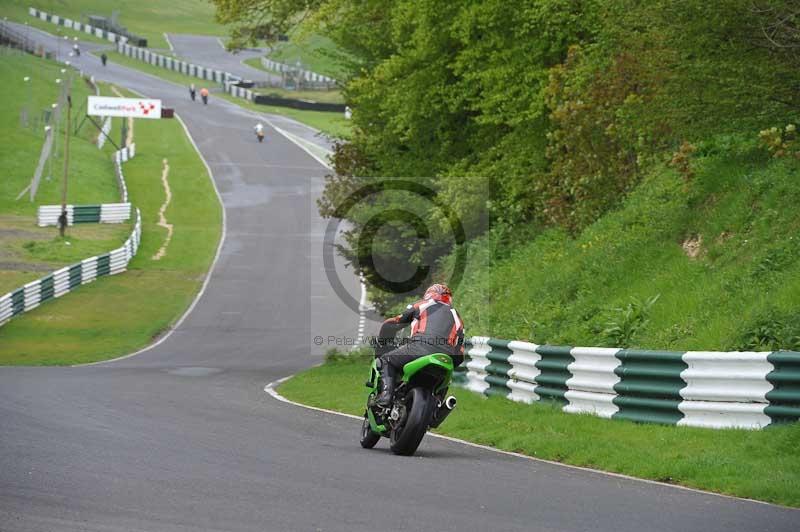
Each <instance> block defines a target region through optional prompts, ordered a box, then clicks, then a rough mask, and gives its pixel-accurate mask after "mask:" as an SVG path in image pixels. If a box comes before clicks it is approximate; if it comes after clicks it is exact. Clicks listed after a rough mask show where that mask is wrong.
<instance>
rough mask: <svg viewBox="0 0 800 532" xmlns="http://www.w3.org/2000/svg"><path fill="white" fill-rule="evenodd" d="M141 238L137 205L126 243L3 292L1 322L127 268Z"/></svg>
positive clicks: (0, 301) (0, 323)
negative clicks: (133, 222) (131, 228)
mask: <svg viewBox="0 0 800 532" xmlns="http://www.w3.org/2000/svg"><path fill="white" fill-rule="evenodd" d="M141 238H142V216H141V213H140V212H139V209H136V224H135V225H134V228H133V231H132V232H131V235H130V236H129V237H128V239H127V240H126V241H125V243H124V244H123V245H122V247H119V248H117V249H115V250H113V251H110V252H108V253H105V254H103V255H98V256H96V257H90V258H88V259H85V260H82V261H81V262H78V263H77V264H73V265H71V266H66V267H64V268H61V269H60V270H56V271H54V272H53V273H51V274H50V275H46V276H45V277H42V278H41V279H37V280H36V281H32V282H30V283H28V284H26V285H25V286H23V287H21V288H18V289H16V290H14V291H12V292H9V293H7V294H5V295H3V296H0V325H3V324H4V323H6V322H7V321H8V320H10V319H11V318H13V317H14V316H17V315H19V314H22V313H23V312H28V311H29V310H33V309H35V308H36V307H38V306H39V305H41V304H42V303H44V302H45V301H49V300H51V299H55V298H58V297H61V296H63V295H64V294H66V293H68V292H71V291H73V290H75V289H76V288H78V287H79V286H81V285H84V284H87V283H91V282H92V281H94V280H95V279H97V278H98V277H102V276H104V275H115V274H117V273H122V272H124V271H125V270H126V269H127V268H128V263H129V262H130V261H131V259H132V258H133V257H134V256H135V255H136V252H137V251H138V250H139V242H140V241H141Z"/></svg>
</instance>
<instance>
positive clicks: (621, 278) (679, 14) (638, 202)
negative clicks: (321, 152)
mask: <svg viewBox="0 0 800 532" xmlns="http://www.w3.org/2000/svg"><path fill="white" fill-rule="evenodd" d="M256 3H257V4H259V5H261V6H262V7H263V6H268V4H269V2H267V1H266V0H264V1H261V2H259V1H256ZM795 4H796V2H790V1H788V0H754V1H753V2H742V1H741V0H719V1H716V2H707V1H704V0H685V1H681V2H675V1H673V0H653V1H651V2H640V1H638V0H620V1H618V2H602V1H599V0H523V1H521V2H514V3H509V2H503V1H501V0H488V1H486V2H480V3H474V2H440V1H436V0H413V1H412V0H401V1H398V2H389V1H388V0H372V1H367V0H327V1H325V0H320V1H319V2H315V3H314V4H313V6H311V4H309V8H310V9H311V10H312V11H313V14H312V15H311V16H310V17H308V18H307V19H306V20H311V21H313V23H314V24H315V25H316V26H315V31H316V32H318V33H320V34H325V35H327V36H328V37H329V38H330V39H331V40H332V41H333V43H334V44H336V45H337V46H338V47H339V48H340V49H341V50H342V51H343V52H345V53H347V54H348V55H350V56H351V57H353V58H355V59H356V60H355V61H354V62H353V63H352V65H351V70H350V72H349V74H350V76H349V81H348V82H347V84H346V86H345V88H344V96H345V100H346V101H347V102H348V104H349V105H350V106H351V107H352V108H353V110H354V114H353V121H352V122H353V127H354V133H353V135H352V136H351V137H350V138H349V139H348V142H347V143H346V144H342V145H340V146H339V148H338V149H337V154H336V156H335V159H334V162H335V170H336V175H334V176H331V177H330V178H329V180H328V181H327V183H326V188H325V191H324V194H323V199H322V201H321V203H320V205H321V212H322V214H323V215H326V216H330V215H332V214H334V213H335V208H333V206H335V205H337V204H338V203H339V202H341V201H342V199H343V198H345V197H347V195H348V194H350V193H352V191H354V190H357V189H358V188H359V187H361V186H364V185H365V184H368V183H370V182H373V181H374V180H375V179H376V178H375V176H403V177H410V178H412V179H415V180H418V181H419V182H420V183H424V184H425V185H426V186H429V187H431V188H433V189H435V190H436V191H437V194H438V195H439V197H440V198H441V200H442V201H443V202H444V203H446V204H447V205H449V206H451V207H452V209H453V210H454V212H455V213H456V214H457V215H458V216H459V217H460V219H461V220H462V222H463V224H464V226H465V227H467V228H468V233H469V234H470V235H476V234H481V233H484V234H483V236H482V237H480V239H477V240H475V241H473V242H472V243H470V244H468V245H467V246H466V248H467V250H468V254H469V257H470V259H469V261H468V270H467V277H466V279H467V282H465V283H462V289H461V290H462V292H460V293H458V294H457V297H458V298H459V301H460V304H461V305H462V307H463V310H464V314H465V316H466V317H467V318H468V319H467V324H468V325H471V326H472V327H473V328H472V329H471V330H472V331H475V332H476V333H477V332H480V333H490V334H492V335H495V336H505V337H508V338H533V339H534V340H535V341H537V342H544V341H547V342H550V343H568V344H573V343H585V344H596V342H597V338H598V336H599V335H601V333H602V332H603V330H604V329H609V327H607V326H606V325H605V324H604V323H602V322H599V321H598V319H599V318H597V316H602V315H604V313H605V312H607V309H608V308H616V307H620V308H625V305H626V304H627V303H628V302H629V301H630V300H631V298H632V297H637V298H639V299H640V300H645V299H646V298H647V297H650V296H651V295H652V294H654V293H660V294H662V296H661V299H660V300H659V304H658V305H657V306H655V307H653V308H652V309H651V315H650V316H649V324H648V325H647V327H642V326H641V325H642V324H641V323H639V324H638V325H637V326H636V327H633V323H635V322H631V323H628V324H627V325H625V324H626V322H625V320H624V317H622V318H616V319H615V320H616V321H617V324H618V325H620V330H618V331H617V332H615V333H613V335H612V336H613V337H610V338H609V341H614V342H617V341H622V342H623V343H636V344H639V345H646V346H647V347H654V348H655V347H664V348H670V347H674V348H683V347H690V346H693V347H697V348H700V349H711V348H714V347H724V346H728V345H731V344H734V343H736V340H737V339H738V338H739V337H740V335H741V330H740V327H741V324H742V323H747V322H754V321H753V320H754V319H755V318H754V316H756V315H758V314H759V313H760V312H762V311H763V310H764V309H765V308H766V303H765V302H764V300H765V299H766V298H767V297H768V296H767V294H770V296H771V298H772V299H773V300H775V301H778V303H776V304H777V306H778V308H779V309H780V310H781V312H784V311H789V310H790V309H792V308H795V306H796V305H795V304H793V303H792V299H791V297H792V296H791V294H795V295H796V294H797V293H798V291H800V285H797V283H795V282H794V278H793V277H792V273H793V272H794V273H795V274H796V273H798V270H797V266H796V264H798V262H797V261H796V258H797V253H796V252H795V251H794V248H793V247H791V246H789V247H787V248H786V249H784V250H783V251H780V250H777V249H772V248H775V247H776V244H777V243H779V242H781V241H783V242H788V241H789V239H790V238H792V235H793V234H794V232H796V230H797V228H798V227H800V225H798V220H797V219H796V218H795V217H793V215H792V212H794V210H795V207H794V205H795V204H796V201H797V199H798V189H797V187H796V186H795V185H794V183H793V176H796V166H793V165H796V160H795V159H794V157H781V155H792V154H794V153H795V152H796V151H797V150H798V148H797V145H796V142H797V141H796V140H795V131H794V130H793V129H791V128H789V129H786V128H785V127H783V126H782V128H781V129H779V130H778V129H777V128H776V129H775V130H774V131H773V130H771V129H770V128H772V127H773V126H775V125H776V124H787V123H788V124H794V123H796V122H797V115H798V110H800V90H798V89H800V70H798V69H797V64H798V63H797V48H796V47H793V44H794V43H795V40H796V36H797V33H796V32H795V29H796V27H797V20H798V19H797V17H796V15H797V7H796V5H795ZM304 9H305V7H304ZM298 13H299V12H298ZM759 131H766V133H764V134H762V136H761V142H762V143H763V145H766V146H767V147H768V150H765V149H764V148H763V145H759V139H758V136H757V133H758V132H759ZM769 150H771V151H772V153H773V154H776V155H778V157H777V158H773V162H768V159H769V157H768V155H769ZM366 176H369V177H366ZM792 202H795V203H792ZM409 203H419V202H413V200H410V199H409V198H395V199H389V200H386V201H385V202H383V203H380V202H365V203H364V204H361V205H359V206H357V208H355V209H353V210H352V211H350V212H348V213H345V218H346V219H347V220H348V221H349V222H350V223H351V228H352V229H353V232H352V233H351V234H350V235H348V236H349V238H347V239H346V246H345V247H346V249H344V250H343V251H344V253H345V254H346V255H347V257H348V258H349V259H350V260H351V261H353V262H354V263H355V262H357V261H358V259H360V258H363V256H362V255H363V253H362V251H363V250H362V249H360V248H359V246H358V238H357V234H358V232H359V231H360V230H361V229H362V228H363V227H364V226H365V224H366V223H367V221H368V220H369V219H371V218H372V217H374V216H376V215H377V214H378V213H379V212H380V211H381V210H393V209H400V208H406V207H408V204H409ZM417 207H418V206H415V208H417ZM423 214H424V219H426V220H430V224H429V225H430V234H429V235H428V236H427V237H426V238H425V239H424V241H423V242H417V241H415V239H416V240H420V239H418V238H416V237H415V234H414V232H413V231H411V230H410V228H408V227H405V228H404V227H399V226H391V227H389V228H387V230H386V231H384V232H382V233H378V235H377V240H376V241H375V244H376V245H375V247H374V249H376V250H378V251H379V253H380V255H381V257H383V259H385V260H384V262H385V263H388V264H390V265H391V267H392V268H394V269H395V270H394V271H395V272H402V271H406V272H407V271H411V270H413V269H414V268H416V267H418V266H421V265H432V267H434V268H435V269H436V268H438V269H436V270H435V273H434V276H435V275H436V274H438V273H441V272H442V271H444V270H446V269H447V267H448V266H450V267H452V265H453V263H454V260H453V258H452V256H451V257H447V256H445V257H444V258H442V256H441V255H442V254H446V253H447V252H448V251H452V243H449V242H446V241H444V240H443V239H444V237H445V236H446V232H445V231H442V230H441V229H442V228H441V226H442V224H441V221H442V219H441V216H437V214H436V213H435V212H433V210H428V211H424V210H423ZM487 222H488V223H487ZM389 225H391V224H389ZM514 235H519V236H514ZM687 235H698V237H702V238H703V241H702V242H703V243H702V248H701V249H700V254H699V255H698V256H697V257H692V258H690V257H687V255H686V253H685V252H684V250H683V249H681V246H682V243H683V241H684V240H685V239H686V237H687ZM523 236H524V238H523ZM512 246H514V247H515V248H514V249H512ZM487 250H491V251H487ZM357 267H358V268H359V269H362V270H363V271H364V274H365V275H366V277H367V279H368V281H374V280H375V279H376V278H378V277H380V275H379V272H378V270H377V268H374V267H373V266H372V265H370V264H366V265H365V264H364V263H363V262H362V263H361V264H360V265H357ZM743 278H746V279H747V281H746V282H744V281H742V279H743ZM371 294H372V295H375V296H376V300H377V302H378V308H379V309H382V310H387V309H389V308H394V306H395V305H397V304H398V303H399V301H400V300H401V299H403V298H406V297H408V295H407V294H395V295H391V294H389V295H387V294H384V293H382V292H380V291H379V290H372V291H371ZM742 309H744V310H742ZM633 314H635V313H633ZM742 314H744V315H745V316H742ZM731 316H736V317H737V319H732V318H731ZM620 319H621V320H622V322H620V321H619V320H620ZM622 325H625V327H623V326H622ZM634 330H635V333H634V332H633V331H634Z"/></svg>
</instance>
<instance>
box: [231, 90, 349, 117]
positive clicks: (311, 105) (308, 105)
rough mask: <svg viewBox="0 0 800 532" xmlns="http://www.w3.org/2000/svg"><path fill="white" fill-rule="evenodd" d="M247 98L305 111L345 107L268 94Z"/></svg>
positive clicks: (255, 101)
mask: <svg viewBox="0 0 800 532" xmlns="http://www.w3.org/2000/svg"><path fill="white" fill-rule="evenodd" d="M240 90H244V89H240ZM248 99H249V100H252V101H253V103H257V104H261V105H277V106H280V107H291V108H293V109H303V110H306V111H327V112H335V113H343V112H344V109H345V107H346V105H345V104H343V103H325V102H312V101H309V100H293V99H291V98H279V97H276V96H268V95H265V94H256V95H254V96H252V97H251V98H248Z"/></svg>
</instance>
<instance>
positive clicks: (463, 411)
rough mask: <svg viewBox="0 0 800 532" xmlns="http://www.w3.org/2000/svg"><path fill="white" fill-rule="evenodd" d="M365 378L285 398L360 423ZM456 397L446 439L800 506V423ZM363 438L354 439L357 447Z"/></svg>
mask: <svg viewBox="0 0 800 532" xmlns="http://www.w3.org/2000/svg"><path fill="white" fill-rule="evenodd" d="M367 375H368V362H367V361H365V360H363V359H361V360H360V361H359V360H358V359H355V358H354V357H349V358H348V359H345V360H342V361H336V362H327V363H325V364H324V365H322V366H318V367H315V368H312V369H310V370H307V371H304V372H302V373H299V374H297V375H295V376H294V377H292V378H291V379H290V380H288V381H287V382H285V383H284V384H282V385H281V386H280V388H279V389H278V391H279V392H280V393H281V394H283V395H284V396H286V397H287V398H289V399H292V400H294V401H298V402H301V403H304V404H308V405H311V406H317V407H322V408H328V409H333V410H338V411H340V412H346V413H349V414H355V415H362V414H363V413H364V401H365V400H366V388H365V387H364V379H365V378H366V376H367ZM453 393H454V394H455V395H456V396H457V397H458V401H459V403H458V405H459V406H458V408H457V409H456V411H455V412H454V413H453V414H452V415H451V416H450V417H449V418H448V420H447V421H446V422H445V423H444V424H443V425H442V426H441V427H440V428H439V429H437V430H436V432H438V433H441V434H446V435H448V436H454V437H457V438H462V439H465V440H469V441H473V442H476V443H480V444H484V445H490V446H493V447H497V448H499V449H504V450H507V451H515V452H520V453H524V454H527V455H529V456H535V457H537V458H543V459H547V460H555V461H559V462H564V463H567V464H573V465H579V466H585V467H591V468H596V469H602V470H605V471H613V472H617V473H623V474H627V475H632V476H635V477H640V478H646V479H653V480H659V481H662V482H669V483H674V484H680V485H684V486H691V487H694V488H700V489H704V490H709V491H714V492H718V493H726V494H730V495H736V496H740V497H748V498H753V499H759V500H763V501H769V502H773V503H777V504H784V505H788V506H795V507H798V506H800V460H798V458H797V455H796V452H795V450H796V449H797V447H798V445H800V424H798V423H795V424H794V425H792V426H785V427H772V428H769V429H766V430H762V431H744V430H722V431H717V430H707V429H698V428H690V427H668V426H660V425H638V424H634V423H630V422H627V421H617V420H613V421H612V420H606V419H600V418H596V417H593V416H589V415H571V414H565V413H563V412H561V411H560V409H558V408H555V407H552V406H550V405H547V404H533V405H524V404H520V403H514V402H512V401H509V400H507V399H503V398H496V397H493V398H486V397H483V396H481V395H479V394H475V393H472V392H468V391H466V390H461V389H455V390H453ZM357 439H358V434H357V433H356V432H354V433H353V445H358V443H357ZM384 444H385V442H384ZM384 444H380V443H379V445H384ZM424 448H425V443H423V444H422V449H423V452H424Z"/></svg>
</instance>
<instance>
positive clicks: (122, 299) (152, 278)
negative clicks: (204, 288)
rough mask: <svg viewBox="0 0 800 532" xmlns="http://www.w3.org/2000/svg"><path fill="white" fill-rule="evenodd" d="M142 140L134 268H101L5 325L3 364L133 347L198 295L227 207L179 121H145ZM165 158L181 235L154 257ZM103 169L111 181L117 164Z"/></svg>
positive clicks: (66, 359) (160, 232)
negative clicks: (101, 273) (104, 272)
mask: <svg viewBox="0 0 800 532" xmlns="http://www.w3.org/2000/svg"><path fill="white" fill-rule="evenodd" d="M135 142H136V157H135V158H134V159H133V160H131V161H129V162H128V163H126V164H125V166H124V170H125V177H126V181H127V184H128V190H129V193H130V197H131V200H132V201H133V203H134V204H135V205H136V206H138V207H139V208H140V209H141V211H142V219H143V228H142V243H141V248H140V249H139V253H138V255H137V256H136V257H135V258H134V259H133V261H132V262H131V263H130V266H129V271H128V272H126V273H123V274H121V275H116V276H110V277H103V278H101V279H99V280H97V281H95V282H94V283H91V284H88V285H86V286H83V287H81V288H80V289H78V290H76V291H75V292H74V293H70V294H69V295H66V296H64V297H62V298H59V299H57V300H55V301H53V302H48V303H46V304H44V305H42V306H41V307H39V308H37V309H35V310H34V311H32V312H30V313H26V314H24V315H23V316H21V317H18V318H15V319H13V320H11V321H10V322H9V323H7V324H6V325H4V326H3V327H0V364H12V365H47V364H56V365H64V364H76V363H84V362H92V361H97V360H103V359H107V358H111V357H114V356H119V355H122V354H126V353H129V352H131V351H133V350H136V349H137V348H140V347H143V346H145V345H147V344H148V343H150V342H151V341H152V340H153V339H154V338H156V337H157V336H158V335H159V333H161V332H163V331H164V330H166V329H167V328H168V327H169V326H170V325H171V324H172V323H174V322H175V320H176V319H177V318H178V317H179V316H180V315H181V314H182V313H183V312H184V311H185V310H186V308H187V307H188V306H189V304H190V303H191V301H192V300H193V298H194V296H195V294H196V293H197V291H198V290H199V288H200V286H201V285H202V282H203V279H204V276H205V273H206V272H207V271H208V268H209V266H210V263H211V260H212V258H213V256H214V253H215V250H216V247H217V242H218V241H219V237H220V232H221V217H222V211H221V206H220V205H219V202H218V200H217V197H216V194H215V193H214V191H213V186H212V184H211V181H210V179H209V177H208V174H207V172H206V169H205V166H204V165H203V164H202V161H201V160H200V158H199V156H198V155H197V153H196V151H195V150H194V148H193V146H192V145H191V143H190V141H189V139H188V138H187V137H186V135H185V134H184V132H183V128H182V127H181V125H180V123H179V122H178V121H177V120H138V121H137V122H136V124H135ZM95 150H97V148H95ZM164 158H166V159H168V160H169V164H170V173H169V184H170V188H171V191H172V202H171V203H170V206H169V207H168V208H167V210H166V217H167V221H168V222H169V223H171V224H173V225H174V234H173V237H172V240H171V242H170V244H169V246H168V247H167V253H166V255H165V256H164V257H163V258H162V259H161V260H158V261H156V260H153V258H152V257H153V256H154V255H155V253H156V252H157V251H158V249H159V248H160V247H161V246H162V244H163V243H164V239H165V236H166V229H164V228H162V227H159V226H157V225H156V222H157V221H158V210H159V208H160V206H161V205H162V203H163V202H164V199H165V193H164V189H163V186H162V184H161V169H162V160H163V159H164ZM110 172H111V171H110ZM104 176H105V178H106V179H107V180H108V181H109V182H111V183H113V172H111V173H106V174H104ZM121 242H122V241H121V240H119V241H118V242H117V243H116V244H115V245H114V246H112V247H111V248H109V249H112V248H113V247H117V246H119V245H120V244H121ZM41 253H43V254H46V253H47V250H46V249H43V250H41Z"/></svg>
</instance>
